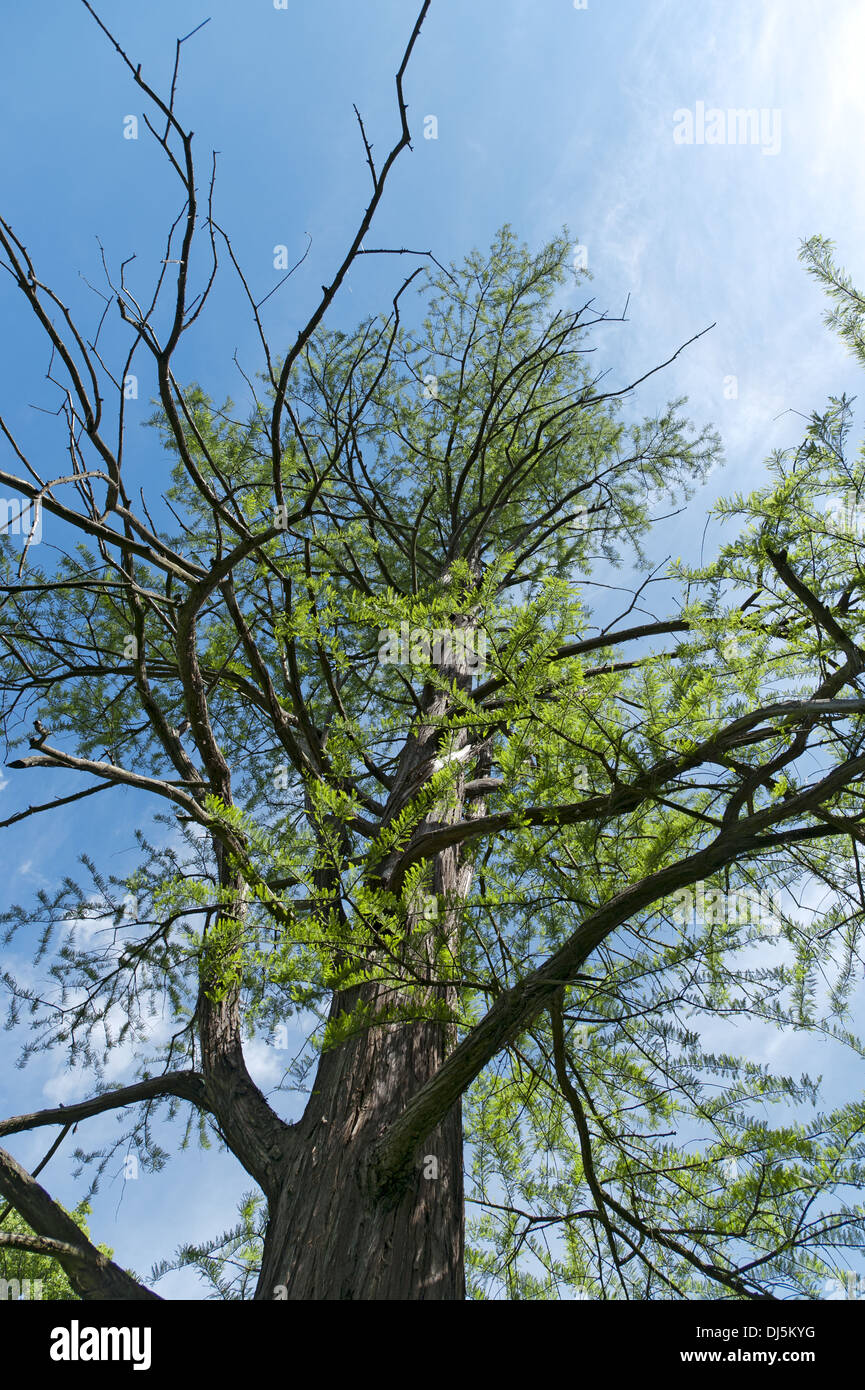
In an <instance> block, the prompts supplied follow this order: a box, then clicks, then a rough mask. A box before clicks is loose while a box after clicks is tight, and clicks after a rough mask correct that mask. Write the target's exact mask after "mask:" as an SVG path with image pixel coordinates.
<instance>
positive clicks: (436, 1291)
mask: <svg viewBox="0 0 865 1390" xmlns="http://www.w3.org/2000/svg"><path fill="white" fill-rule="evenodd" d="M363 990H364V994H365V1000H364V1002H370V1003H373V1004H374V1002H375V994H376V993H377V994H378V996H379V999H380V1000H381V998H382V995H383V993H384V990H383V987H382V986H381V985H376V986H371V987H367V986H364V987H363ZM360 993H361V990H360V988H357V989H354V990H349V991H346V992H345V993H344V994H341V995H339V996H337V997H336V998H335V1000H334V1004H333V1007H332V1010H331V1012H332V1014H334V1015H335V1014H338V1013H339V1012H342V1011H343V1010H344V1009H347V1008H351V1007H353V1006H354V1005H355V1004H356V1003H357V1001H358V999H359V996H360ZM388 993H389V994H390V995H391V1002H392V990H391V991H388ZM383 1002H387V1000H384V1001H383ZM452 1032H453V1029H452V1026H451V1025H447V1024H442V1023H440V1022H426V1023H425V1022H412V1023H396V1024H386V1025H384V1026H382V1027H372V1028H369V1029H367V1030H366V1031H365V1032H363V1033H362V1034H360V1036H358V1037H354V1038H351V1039H350V1040H349V1041H348V1042H347V1043H345V1044H343V1045H342V1046H340V1047H339V1048H336V1049H334V1050H333V1051H329V1052H326V1053H324V1054H323V1055H322V1057H321V1059H320V1061H319V1066H318V1073H317V1076H316V1081H315V1086H314V1088H313V1092H312V1095H311V1097H310V1101H309V1104H308V1105H307V1108H306V1111H305V1113H304V1116H303V1119H302V1120H301V1121H300V1124H299V1125H298V1128H297V1131H296V1132H295V1137H296V1141H297V1147H296V1150H295V1153H296V1158H295V1159H294V1162H293V1164H292V1167H291V1170H290V1171H289V1172H288V1173H287V1175H286V1182H285V1186H284V1188H283V1189H282V1192H281V1193H280V1194H279V1197H278V1198H277V1200H276V1201H275V1202H273V1203H272V1204H271V1211H270V1219H269V1223H268V1229H267V1236H266V1240H265V1247H264V1259H263V1263H262V1271H261V1278H260V1280H259V1286H258V1289H257V1291H256V1298H259V1299H273V1298H289V1299H314V1300H320V1299H385V1300H394V1299H396V1300H399V1299H410V1300H412V1301H414V1300H416V1299H421V1300H423V1299H463V1298H464V1297H465V1275H464V1207H463V1154H462V1109H461V1106H460V1105H459V1104H458V1105H456V1106H455V1107H454V1109H453V1110H452V1111H451V1112H450V1114H449V1115H448V1116H447V1118H446V1120H445V1121H444V1122H443V1123H442V1124H441V1125H440V1126H439V1128H438V1129H437V1130H435V1131H434V1133H433V1134H431V1135H430V1136H429V1138H428V1139H427V1140H426V1142H425V1144H424V1146H423V1148H424V1153H423V1154H422V1155H419V1156H418V1161H417V1163H416V1165H415V1167H414V1169H413V1170H412V1172H411V1173H410V1174H409V1175H407V1178H406V1181H405V1182H404V1183H403V1184H401V1185H400V1187H399V1189H398V1190H397V1191H395V1192H392V1193H390V1194H389V1195H388V1196H387V1197H384V1198H381V1197H380V1198H376V1197H375V1196H374V1194H373V1193H372V1192H371V1189H370V1184H369V1157H370V1150H371V1147H372V1145H373V1144H374V1142H375V1140H376V1139H378V1138H379V1137H380V1136H381V1134H382V1133H383V1132H384V1130H385V1129H386V1128H387V1126H388V1124H389V1123H390V1122H391V1121H392V1120H393V1119H395V1118H396V1117H397V1116H398V1115H399V1113H400V1112H401V1110H402V1109H403V1107H404V1105H405V1103H406V1101H407V1100H408V1098H409V1097H410V1096H411V1095H412V1094H413V1093H414V1092H415V1091H416V1090H417V1089H418V1088H419V1087H420V1086H422V1085H423V1084H424V1083H425V1082H426V1081H427V1080H429V1078H430V1077H431V1076H432V1075H433V1074H434V1073H435V1072H436V1070H437V1069H438V1067H439V1066H440V1065H441V1063H442V1061H443V1060H444V1058H445V1055H446V1053H447V1052H448V1051H450V1049H451V1047H452V1046H453V1039H452V1037H449V1036H448V1035H449V1034H452Z"/></svg>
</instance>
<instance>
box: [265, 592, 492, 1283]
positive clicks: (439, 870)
mask: <svg viewBox="0 0 865 1390" xmlns="http://www.w3.org/2000/svg"><path fill="white" fill-rule="evenodd" d="M468 623H469V619H467V618H463V617H458V618H457V619H456V624H457V627H465V626H467V625H468ZM440 669H441V673H442V675H443V677H444V678H445V680H447V681H451V680H453V681H455V682H456V683H457V685H458V686H459V687H460V688H461V689H463V690H468V689H469V688H470V687H471V684H472V674H471V671H470V670H469V669H468V667H467V657H466V654H465V651H464V650H463V649H462V648H461V647H460V646H459V645H458V644H456V643H454V644H453V645H448V647H447V648H446V650H445V652H444V653H443V656H442V658H441V663H440ZM449 700H450V697H449V695H448V693H447V688H444V689H435V688H433V687H432V686H427V687H425V689H424V693H423V699H422V703H423V706H424V717H423V718H422V719H421V720H420V721H419V723H418V725H417V726H416V727H415V729H414V730H413V731H412V733H411V734H410V736H409V738H408V739H407V741H406V744H405V747H404V749H403V752H402V756H401V758H400V761H399V766H398V770H397V773H396V776H395V778H394V782H393V785H392V788H391V791H390V795H389V797H388V804H387V809H386V814H385V816H384V817H383V823H384V824H385V825H387V824H388V823H389V822H390V821H391V820H392V819H393V818H394V817H395V816H396V815H398V814H399V812H400V810H401V809H402V808H403V807H404V806H406V805H408V804H409V803H410V802H411V801H412V799H413V798H414V797H415V796H416V795H417V794H418V793H419V792H420V791H421V790H422V788H423V787H424V785H425V784H426V783H427V782H428V780H429V778H430V777H431V775H432V774H433V772H434V771H435V770H436V769H437V768H440V767H442V766H443V765H444V763H445V762H447V761H450V760H455V766H454V771H455V773H456V779H455V782H454V784H453V785H452V786H451V787H450V789H449V791H448V793H447V795H446V796H445V797H444V798H443V799H442V800H440V801H439V802H438V803H437V804H436V805H435V806H434V807H432V808H431V810H430V812H429V813H428V816H427V817H426V818H425V819H424V820H423V821H422V822H421V824H420V825H419V826H418V827H417V830H416V832H415V833H416V834H418V835H422V834H423V833H424V832H425V831H426V830H428V829H430V828H432V827H433V826H438V825H441V824H445V823H447V822H449V821H452V820H455V819H460V818H461V817H462V815H463V801H464V785H465V777H464V771H465V755H466V754H467V753H468V752H470V751H471V752H472V753H473V754H474V760H475V761H476V762H477V760H478V753H479V749H478V748H477V747H476V748H474V749H471V750H470V749H469V747H468V738H467V734H466V731H465V729H464V728H460V727H457V728H455V729H451V730H450V731H447V732H446V716H447V711H448V707H449ZM443 734H446V743H447V751H446V756H445V759H444V760H442V759H441V758H440V754H441V752H442V749H441V748H440V744H441V742H442V736H443ZM481 765H482V768H483V770H486V769H487V766H488V751H485V752H484V754H483V757H482V758H481ZM483 810H484V803H483V801H482V800H478V801H477V802H476V803H475V806H474V814H475V815H480V814H483ZM398 858H399V853H398V852H396V853H395V854H394V855H393V856H391V857H390V858H389V859H386V860H385V862H384V864H383V865H382V870H381V886H383V887H390V871H391V869H392V868H393V863H394V861H395V860H397V859H398ZM471 880H472V868H471V864H470V862H467V861H466V860H465V859H464V858H463V857H462V855H461V853H460V851H459V849H458V848H456V847H454V848H450V849H446V850H444V851H443V852H442V853H441V854H438V855H437V856H436V857H435V860H434V863H433V876H432V888H433V896H432V901H433V902H434V903H435V908H434V911H433V915H432V918H431V919H428V918H427V915H426V913H425V911H424V910H423V908H422V907H418V904H417V902H416V903H415V904H414V906H413V907H412V908H411V910H410V911H409V924H408V931H407V934H406V938H405V941H404V942H403V944H402V947H401V959H402V962H403V964H404V965H405V967H406V969H405V975H404V977H403V978H404V979H405V982H406V987H405V989H403V988H401V987H400V985H399V984H395V983H394V981H393V980H389V981H381V980H380V981H378V982H371V983H369V984H364V985H359V986H356V987H355V988H353V989H349V990H345V991H343V992H341V993H338V994H336V995H335V996H334V999H333V1002H332V1005H331V1017H332V1018H336V1017H338V1016H339V1015H340V1014H341V1013H344V1012H350V1011H351V1010H352V1009H354V1008H355V1007H356V1006H357V1005H358V1003H362V1004H363V1005H365V1006H366V1007H367V1008H369V1010H370V1012H371V1014H372V1015H373V1016H374V1015H376V1014H378V1013H380V1012H382V1011H384V1010H387V1011H388V1014H389V1015H390V1016H391V1017H392V1016H393V1010H394V1006H397V1007H398V1006H399V1004H400V1003H401V1002H402V1003H405V1004H407V1005H409V1007H410V1008H412V1009H414V1011H415V1018H414V1019H412V1020H410V1021H408V1020H407V1021H405V1022H397V1023H387V1022H383V1023H381V1024H375V1023H373V1024H372V1026H370V1027H367V1028H366V1029H365V1030H364V1031H363V1032H361V1033H360V1034H358V1035H356V1036H354V1037H352V1038H350V1039H349V1040H348V1041H347V1042H346V1043H344V1044H342V1045H341V1046H339V1047H336V1048H334V1049H332V1050H330V1051H328V1052H325V1053H323V1055H322V1056H321V1058H320V1059H319V1065H318V1071H317V1074H316V1079H315V1085H314V1087H313V1091H312V1095H311V1097H310V1101H309V1104H308V1105H307V1107H306V1110H305V1112H304V1115H303V1118H302V1120H301V1121H300V1123H299V1125H298V1126H297V1128H296V1129H295V1130H294V1132H293V1136H292V1144H293V1158H292V1159H291V1161H290V1164H289V1171H288V1173H287V1174H286V1181H285V1184H284V1186H283V1187H282V1189H281V1191H280V1192H279V1194H278V1196H277V1198H276V1200H275V1201H271V1203H270V1214H269V1221H268V1229H267V1235H266V1238H265V1247H264V1257H263V1261H262V1270H261V1277H260V1279H259V1284H258V1289H257V1290H256V1298H259V1299H271V1298H289V1299H314V1300H320V1299H345V1298H348V1299H365V1300H368V1299H376V1300H377V1299H385V1300H393V1299H397V1300H399V1299H409V1300H412V1301H414V1300H417V1299H420V1300H424V1299H460V1300H461V1299H464V1298H465V1268H464V1266H465V1227H464V1223H465V1214H464V1199H463V1142H462V1105H461V1103H460V1102H457V1103H456V1104H455V1106H454V1108H453V1109H452V1110H451V1111H450V1113H449V1114H448V1115H447V1116H446V1118H445V1119H444V1120H443V1121H442V1123H441V1124H440V1125H439V1126H438V1128H437V1129H435V1130H434V1131H433V1132H432V1133H431V1134H430V1135H428V1136H427V1138H426V1140H425V1141H424V1143H423V1145H422V1152H419V1153H417V1154H416V1155H415V1161H414V1165H413V1167H412V1169H411V1170H410V1171H409V1172H408V1173H404V1174H401V1175H400V1178H399V1180H398V1181H395V1182H394V1183H393V1184H392V1185H391V1187H390V1188H389V1190H388V1191H387V1194H386V1195H385V1196H382V1195H381V1194H380V1193H379V1194H377V1193H376V1192H375V1191H374V1188H373V1182H372V1180H371V1179H372V1168H373V1163H372V1157H373V1149H374V1147H375V1145H376V1144H377V1143H378V1141H380V1140H381V1138H382V1136H383V1135H384V1134H385V1132H386V1131H387V1129H388V1127H389V1126H390V1125H391V1124H392V1123H393V1121H394V1120H396V1119H397V1118H398V1117H399V1116H400V1114H401V1113H402V1111H403V1110H404V1108H405V1106H406V1104H407V1102H408V1101H409V1100H410V1099H411V1097H412V1096H413V1095H414V1094H415V1092H417V1091H418V1090H419V1089H420V1088H421V1086H423V1085H425V1084H426V1082H427V1081H429V1080H431V1079H432V1077H433V1076H434V1075H435V1074H436V1073H437V1071H438V1070H439V1068H440V1067H441V1065H442V1063H443V1062H444V1060H445V1058H446V1057H447V1055H448V1054H449V1053H450V1052H451V1051H452V1050H453V1048H454V1047H455V1046H456V1042H457V1036H456V1027H455V1025H454V1024H453V1023H452V1022H447V1021H442V1006H443V1005H444V1006H445V1008H446V1011H447V1013H446V1017H449V1018H452V1017H453V1016H454V1013H455V1010H456V1008H457V1003H458V995H457V991H456V990H455V989H454V987H453V985H452V984H449V983H447V981H443V980H441V977H440V976H439V977H436V971H437V969H438V966H437V963H436V960H437V957H436V952H437V948H438V947H440V946H442V945H444V946H446V947H447V950H448V952H449V953H450V954H451V956H452V958H453V959H458V957H459V954H460V938H461V932H462V912H463V905H464V903H465V900H466V897H467V894H468V891H469V887H470V885H471ZM322 886H323V887H330V888H333V887H334V886H335V883H331V882H327V883H324V882H323V883H322ZM424 896H425V897H426V899H427V901H429V897H428V895H424ZM414 974H416V975H419V976H420V977H421V979H424V978H425V979H426V980H427V981H429V980H430V979H431V978H432V979H433V980H434V981H436V982H434V983H432V984H427V985H423V986H418V985H417V984H415V985H414V986H411V985H410V983H409V982H410V981H411V979H412V977H413V975H414ZM422 1001H424V1002H426V1003H427V1004H428V1005H429V1008H428V1010H427V1012H428V1014H429V1017H428V1019H427V1020H424V1019H423V1018H420V1019H418V1018H417V1012H418V1006H419V1003H420V1002H422Z"/></svg>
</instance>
